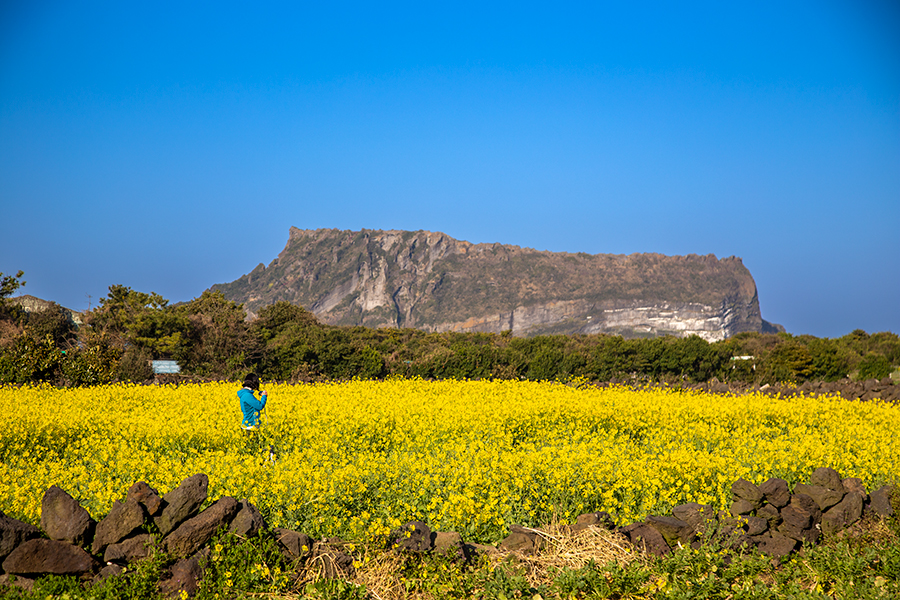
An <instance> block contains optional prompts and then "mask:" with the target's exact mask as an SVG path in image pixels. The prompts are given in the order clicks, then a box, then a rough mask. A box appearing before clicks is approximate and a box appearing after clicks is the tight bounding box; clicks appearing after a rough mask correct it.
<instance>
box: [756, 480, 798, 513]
mask: <svg viewBox="0 0 900 600" xmlns="http://www.w3.org/2000/svg"><path fill="white" fill-rule="evenodd" d="M759 491H760V492H762V494H763V496H764V497H765V499H766V502H768V503H769V504H771V505H772V506H775V507H777V508H781V507H783V506H787V505H788V502H790V501H791V492H790V490H789V489H788V484H787V481H785V480H784V479H779V478H777V477H772V478H771V479H767V480H766V481H764V482H763V483H762V484H760V486H759Z"/></svg>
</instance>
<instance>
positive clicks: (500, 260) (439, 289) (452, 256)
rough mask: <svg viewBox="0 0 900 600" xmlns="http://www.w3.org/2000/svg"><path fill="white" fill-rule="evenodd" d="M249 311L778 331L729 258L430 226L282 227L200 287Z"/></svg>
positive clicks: (383, 321) (588, 329)
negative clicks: (500, 239)
mask: <svg viewBox="0 0 900 600" xmlns="http://www.w3.org/2000/svg"><path fill="white" fill-rule="evenodd" d="M211 289H212V290H218V291H221V292H222V293H223V294H224V295H225V297H226V298H228V299H230V300H234V301H237V302H241V303H243V304H244V306H245V308H246V309H247V311H248V312H249V313H250V314H251V315H253V314H255V313H256V312H257V311H258V310H259V309H260V308H262V307H263V306H266V305H268V304H271V303H273V302H276V301H279V300H285V301H288V302H291V303H294V304H299V305H301V306H303V307H305V308H307V309H309V310H311V311H312V312H313V313H315V314H316V315H317V317H318V318H319V319H320V320H322V321H324V322H326V323H330V324H335V325H364V326H367V327H412V328H417V329H424V330H427V331H485V332H501V331H506V330H511V331H512V334H513V335H519V336H530V335H538V334H547V333H599V332H607V333H619V334H622V335H625V336H628V337H634V336H654V335H664V334H674V335H682V336H686V335H690V334H696V335H699V336H701V337H703V338H705V339H707V340H709V341H714V340H721V339H724V338H726V337H729V336H731V335H734V334H736V333H738V332H741V331H761V332H769V331H778V330H783V328H781V327H780V326H777V325H772V324H770V323H768V322H766V321H764V320H763V319H762V317H761V315H760V310H759V300H758V298H757V293H756V284H755V283H754V281H753V277H752V276H751V275H750V272H749V271H748V270H747V268H746V267H745V266H744V265H743V263H742V262H741V259H740V258H736V257H729V258H723V259H717V258H716V257H715V256H713V255H711V254H710V255H707V256H696V255H688V256H663V255H661V254H631V255H627V256H624V255H612V254H593V255H592V254H584V253H578V254H569V253H564V252H547V251H538V250H532V249H530V248H520V247H518V246H509V245H503V244H472V243H469V242H464V241H459V240H455V239H453V238H451V237H450V236H448V235H446V234H443V233H438V232H430V231H379V230H365V229H364V230H362V231H340V230H337V229H317V230H302V229H297V228H295V227H291V229H290V236H289V239H288V242H287V245H286V246H285V248H284V250H283V251H282V252H281V254H279V255H278V258H276V259H275V260H273V261H272V262H271V263H270V264H269V265H268V266H264V265H263V264H260V265H259V266H257V267H256V268H255V269H253V271H251V272H250V273H248V274H247V275H244V276H243V277H241V278H240V279H238V280H236V281H233V282H231V283H222V284H217V285H214V286H212V288H211Z"/></svg>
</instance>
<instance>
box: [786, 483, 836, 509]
mask: <svg viewBox="0 0 900 600" xmlns="http://www.w3.org/2000/svg"><path fill="white" fill-rule="evenodd" d="M794 494H806V495H807V496H809V497H810V498H812V499H813V500H815V501H816V504H817V505H818V506H819V510H822V511H825V510H828V509H829V508H831V507H832V506H834V505H835V504H837V503H838V502H840V501H841V500H842V499H843V498H844V486H843V484H841V488H840V491H837V490H833V489H831V488H827V487H825V486H821V485H805V484H802V483H798V484H797V485H796V486H794Z"/></svg>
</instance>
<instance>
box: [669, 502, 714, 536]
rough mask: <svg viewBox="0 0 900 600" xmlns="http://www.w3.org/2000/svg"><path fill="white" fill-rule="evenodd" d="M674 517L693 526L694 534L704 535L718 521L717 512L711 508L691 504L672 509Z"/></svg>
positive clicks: (694, 503)
mask: <svg viewBox="0 0 900 600" xmlns="http://www.w3.org/2000/svg"><path fill="white" fill-rule="evenodd" d="M672 515H673V516H674V517H675V518H676V519H681V520H682V521H684V522H685V523H687V524H688V525H690V526H691V529H693V530H694V533H703V532H705V531H706V530H707V529H708V528H709V526H710V525H711V524H712V523H714V522H715V520H716V512H715V511H714V510H713V509H712V507H711V506H707V505H705V504H697V503H696V502H689V503H687V504H679V505H678V506H676V507H675V508H673V509H672Z"/></svg>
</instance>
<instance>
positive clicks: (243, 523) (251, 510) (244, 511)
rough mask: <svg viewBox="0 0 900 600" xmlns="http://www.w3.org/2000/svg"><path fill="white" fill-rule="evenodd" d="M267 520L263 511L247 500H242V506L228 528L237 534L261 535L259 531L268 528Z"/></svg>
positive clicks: (247, 535) (246, 535)
mask: <svg viewBox="0 0 900 600" xmlns="http://www.w3.org/2000/svg"><path fill="white" fill-rule="evenodd" d="M267 527H268V525H266V520H265V519H264V518H263V516H262V513H260V512H259V509H257V508H256V507H255V506H253V505H252V504H250V503H249V502H248V501H247V500H241V504H240V507H239V509H238V512H237V514H236V515H235V516H234V519H233V520H232V521H231V525H230V526H229V528H228V530H229V531H230V532H231V533H234V534H236V535H239V536H242V537H246V538H252V537H256V536H257V535H259V532H260V531H261V530H263V529H266V528H267Z"/></svg>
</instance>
